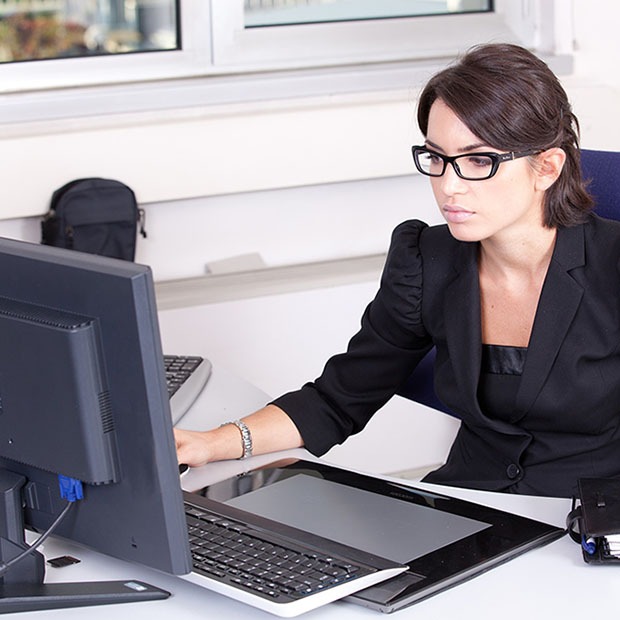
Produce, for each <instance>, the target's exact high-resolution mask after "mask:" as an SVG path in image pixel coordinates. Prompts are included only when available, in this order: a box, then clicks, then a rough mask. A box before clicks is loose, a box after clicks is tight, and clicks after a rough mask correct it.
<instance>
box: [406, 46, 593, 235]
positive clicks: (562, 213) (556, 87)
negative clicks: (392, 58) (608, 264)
mask: <svg viewBox="0 0 620 620" xmlns="http://www.w3.org/2000/svg"><path fill="white" fill-rule="evenodd" d="M436 99H441V100H442V101H443V102H444V103H445V104H446V105H447V106H448V107H449V108H450V109H451V110H452V111H453V112H454V113H455V114H456V115H457V116H458V117H459V118H460V119H461V121H463V123H465V125H466V126H467V127H468V129H469V130H470V131H471V132H472V133H473V134H475V135H476V136H477V137H478V138H480V139H482V140H483V141H484V142H486V143H487V144H489V146H492V147H493V148H496V149H498V150H501V151H527V150H530V149H532V150H541V151H542V150H546V149H549V148H553V147H559V148H561V149H563V150H564V151H565V153H566V162H565V164H564V168H563V169H562V172H561V174H560V176H559V178H558V179H557V181H556V182H555V183H554V184H553V185H552V186H551V187H550V188H549V189H548V190H547V191H546V193H545V203H544V213H543V223H544V225H545V226H548V227H556V226H572V225H574V224H577V223H580V222H582V221H583V220H584V218H585V215H586V214H587V213H588V212H589V211H590V209H591V208H592V205H593V201H592V197H591V196H590V195H589V194H588V192H587V191H586V188H585V185H584V183H583V179H582V176H581V165H580V155H579V122H578V121H577V118H576V117H575V115H574V114H573V112H572V110H571V106H570V103H569V102H568V97H567V96H566V92H565V91H564V89H563V88H562V86H561V84H560V82H559V80H558V79H557V77H556V76H555V75H554V74H553V72H552V71H551V70H550V69H549V67H548V66H547V65H546V64H545V63H544V62H543V61H542V60H540V59H539V58H537V57H536V56H535V55H534V54H532V53H531V52H529V51H528V50H526V49H524V48H522V47H519V46H517V45H510V44H490V45H481V46H478V47H475V48H473V49H472V50H470V51H469V52H468V53H467V54H465V55H464V56H463V57H462V58H461V59H460V60H459V61H458V62H457V63H456V64H454V65H452V66H450V67H448V68H447V69H444V70H443V71H441V72H440V73H438V74H437V75H435V76H434V77H432V78H431V80H430V81H429V82H428V84H427V85H426V87H425V88H424V90H423V91H422V94H421V96H420V102H419V106H418V125H419V126H420V129H421V130H422V133H423V134H424V135H425V136H426V135H427V130H428V116H429V113H430V109H431V106H432V105H433V102H434V101H435V100H436Z"/></svg>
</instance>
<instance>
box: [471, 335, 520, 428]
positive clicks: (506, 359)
mask: <svg viewBox="0 0 620 620" xmlns="http://www.w3.org/2000/svg"><path fill="white" fill-rule="evenodd" d="M526 356H527V348H525V347H507V346H501V345H492V344H484V345H482V367H481V369H480V383H479V385H478V402H479V403H480V408H481V409H482V411H484V412H485V414H486V415H488V416H489V417H495V418H498V419H499V420H505V421H506V422H514V421H515V403H516V400H517V390H518V389H519V384H520V382H521V381H520V380H521V374H522V373H523V368H524V366H525V358H526Z"/></svg>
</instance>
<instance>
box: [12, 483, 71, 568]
mask: <svg viewBox="0 0 620 620" xmlns="http://www.w3.org/2000/svg"><path fill="white" fill-rule="evenodd" d="M58 481H59V484H60V495H61V497H63V498H65V499H67V500H68V501H67V505H66V506H65V507H64V508H63V510H62V512H61V513H60V514H59V515H58V516H57V517H56V519H55V521H54V522H53V523H52V524H51V525H50V526H49V527H48V528H47V530H45V532H43V534H41V536H39V538H37V539H36V540H35V541H34V542H33V543H32V545H30V546H29V547H28V548H27V549H26V550H25V551H23V552H22V553H20V554H19V555H16V556H15V557H14V558H11V559H10V560H9V561H8V562H2V563H0V577H2V576H3V575H5V574H6V572H7V571H8V570H9V568H11V567H12V566H14V565H15V564H17V563H18V562H21V561H22V560H23V559H24V558H25V557H26V556H28V555H30V554H31V553H33V552H34V551H36V550H37V549H38V548H39V547H40V546H41V545H42V544H43V543H44V542H45V541H46V540H47V539H48V538H49V536H50V535H51V534H52V532H53V531H54V530H55V529H56V528H57V527H58V526H59V525H60V523H62V521H63V520H64V518H65V517H66V516H67V515H68V514H69V511H70V510H71V508H72V507H73V506H74V505H75V503H76V500H78V499H82V497H83V493H82V483H81V482H80V481H79V480H75V479H74V478H68V477H66V476H58Z"/></svg>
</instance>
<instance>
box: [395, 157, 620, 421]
mask: <svg viewBox="0 0 620 620" xmlns="http://www.w3.org/2000/svg"><path fill="white" fill-rule="evenodd" d="M581 169H582V172H583V178H584V179H585V180H586V181H587V182H588V190H589V192H590V193H591V194H592V196H593V197H594V201H595V207H594V210H595V212H596V213H598V214H599V215H600V216H602V217H607V218H609V219H612V220H620V153H618V152H613V151H591V150H586V149H582V151H581ZM434 365H435V349H434V348H433V349H431V350H430V351H429V352H428V354H427V355H426V356H425V357H424V359H423V360H422V361H421V362H420V363H419V364H418V366H417V367H416V369H415V370H414V372H413V373H412V374H411V376H410V377H409V379H407V381H406V382H405V383H404V384H403V385H402V386H401V388H400V389H399V390H398V394H400V395H401V396H404V397H405V398H408V399H410V400H413V401H415V402H418V403H422V404H423V405H427V406H428V407H432V408H433V409H438V410H439V411H443V412H444V413H448V414H450V415H455V414H454V413H453V412H452V411H451V410H450V409H448V408H447V407H446V406H445V405H444V404H443V403H442V402H441V401H440V400H439V398H437V394H435V386H434Z"/></svg>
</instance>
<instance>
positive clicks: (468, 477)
mask: <svg viewBox="0 0 620 620" xmlns="http://www.w3.org/2000/svg"><path fill="white" fill-rule="evenodd" d="M418 123H419V126H420V129H421V130H422V133H423V135H424V136H425V141H424V144H423V145H420V146H415V147H413V156H414V161H415V164H416V166H417V168H418V170H419V171H420V172H422V173H423V174H425V175H428V176H429V177H430V182H431V185H432V188H433V192H434V196H435V199H436V201H437V204H438V206H439V209H440V211H441V213H442V215H443V217H444V218H445V220H446V223H447V224H446V225H442V226H433V227H429V226H427V225H426V224H424V223H423V222H420V221H417V220H410V221H407V222H404V223H403V224H401V225H400V226H398V227H397V228H396V230H395V232H394V235H393V238H392V243H391V247H390V250H389V253H388V258H387V261H386V265H385V269H384V273H383V276H382V281H381V286H380V289H379V291H378V293H377V296H376V297H375V299H374V300H373V301H372V303H371V304H370V305H369V306H368V308H367V309H366V311H365V313H364V316H363V318H362V326H361V329H360V331H359V332H358V333H357V334H356V335H355V336H354V337H353V338H352V340H351V341H350V343H349V347H348V349H347V351H346V353H343V354H341V355H337V356H335V357H333V358H332V359H330V360H329V361H328V363H327V364H326V366H325V369H324V371H323V373H322V374H321V376H320V377H319V378H318V379H317V380H316V381H314V382H312V383H309V384H307V385H305V386H304V387H303V388H301V389H300V390H298V391H296V392H292V393H289V394H286V395H284V396H281V397H280V398H278V399H277V400H275V401H274V402H273V403H271V404H270V405H268V406H267V407H265V408H264V409H262V410H260V411H258V412H256V413H254V414H252V415H250V416H248V417H247V418H245V419H244V420H243V421H242V422H236V423H231V424H228V425H225V426H223V427H221V428H219V429H215V430H212V431H208V432H203V433H199V432H191V431H190V432H184V431H177V433H176V438H177V451H178V456H179V460H180V461H182V462H184V463H188V464H190V465H201V464H204V463H206V462H208V461H212V460H218V459H227V458H238V457H240V456H243V454H244V453H245V454H247V453H248V452H250V451H252V450H253V451H254V453H255V454H257V453H264V452H269V451H273V450H280V449H285V448H292V447H300V446H305V447H306V448H307V449H308V450H310V451H311V452H312V453H314V454H317V455H319V454H323V453H324V452H325V451H327V450H328V449H329V448H330V447H331V446H333V445H334V444H336V443H341V442H342V441H344V440H345V439H346V438H347V437H348V436H349V435H351V434H353V433H357V432H359V431H360V430H362V428H363V427H364V425H365V424H366V423H367V422H368V420H369V419H370V417H371V416H372V415H373V414H374V412H375V411H376V410H377V409H378V408H379V407H381V406H382V405H383V404H384V403H385V402H386V401H387V400H388V399H389V398H390V397H391V396H392V395H393V394H394V393H395V392H396V391H397V389H398V388H399V387H400V385H401V384H402V383H403V382H404V381H405V379H406V378H407V377H408V376H409V375H410V374H411V372H412V370H413V368H414V367H415V366H416V364H417V363H418V362H419V361H420V360H421V359H422V357H423V356H424V355H425V354H426V352H427V351H428V350H429V349H430V348H431V347H433V346H435V347H436V351H437V355H436V367H435V381H436V386H435V387H436V392H437V394H438V396H439V397H440V398H441V399H442V401H443V402H444V403H445V404H446V405H447V406H448V407H450V408H451V409H452V410H453V411H454V412H455V413H456V414H457V415H459V417H460V418H461V420H462V423H461V428H460V430H459V433H458V435H457V437H456V439H455V442H454V445H453V446H452V449H451V451H450V454H449V456H448V459H447V462H446V463H445V465H443V466H442V467H441V468H439V469H438V470H437V471H434V472H432V473H431V474H429V475H428V476H427V477H426V478H425V480H426V481H428V482H435V483H444V484H450V485H455V486H466V487H471V488H478V489H486V490H505V491H510V492H517V493H528V494H541V495H551V496H570V495H571V494H573V492H574V490H575V488H576V483H577V480H578V478H580V477H608V476H620V273H619V264H620V224H618V223H615V222H612V221H608V220H603V219H601V218H599V217H597V216H596V215H594V214H591V213H590V211H591V207H592V200H591V198H590V196H589V195H588V193H587V192H586V190H585V188H584V184H583V181H582V178H581V171H580V162H579V147H578V123H577V119H576V118H575V116H574V115H573V113H572V111H571V108H570V105H569V102H568V100H567V97H566V93H565V92H564V90H563V89H562V87H561V85H560V84H559V82H558V80H557V78H556V77H555V76H554V75H553V73H552V72H551V71H550V70H549V68H548V67H547V66H546V65H545V64H544V63H543V62H542V61H541V60H539V59H538V58H536V57H535V56H534V55H533V54H531V53H530V52H528V51H527V50H525V49H523V48H520V47H518V46H513V45H504V44H494V45H485V46H480V47H477V48H474V49H473V50H472V51H470V52H469V53H468V54H466V55H465V56H464V57H463V58H462V59H461V60H460V61H459V62H457V63H456V64H455V65H453V66H451V67H449V68H447V69H445V70H444V71H442V72H440V73H439V74H437V75H436V76H435V77H433V78H432V79H431V80H430V82H429V83H428V84H427V86H426V87H425V89H424V90H423V92H422V94H421V98H420V103H419V109H418Z"/></svg>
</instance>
